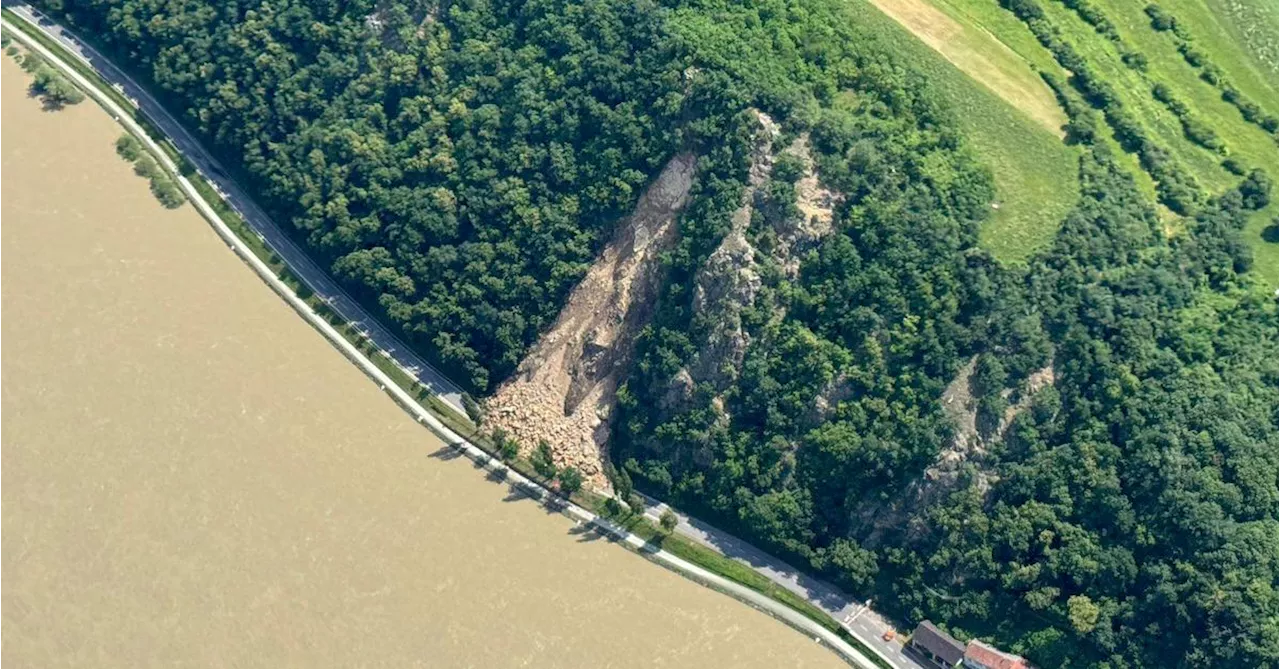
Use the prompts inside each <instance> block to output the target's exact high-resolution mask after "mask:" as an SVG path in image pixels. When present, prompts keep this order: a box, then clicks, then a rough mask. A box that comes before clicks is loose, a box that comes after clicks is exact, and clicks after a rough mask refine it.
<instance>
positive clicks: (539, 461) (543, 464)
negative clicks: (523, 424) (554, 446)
mask: <svg viewBox="0 0 1280 669" xmlns="http://www.w3.org/2000/svg"><path fill="white" fill-rule="evenodd" d="M529 464H531V465H533V471H535V472H538V476H541V477H542V478H544V479H553V478H555V477H556V463H555V462H554V461H553V460H552V459H551V444H549V443H547V440H546V439H543V440H541V441H539V442H538V447H537V448H535V449H534V451H533V455H531V456H529Z"/></svg>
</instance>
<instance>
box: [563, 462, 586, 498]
mask: <svg viewBox="0 0 1280 669" xmlns="http://www.w3.org/2000/svg"><path fill="white" fill-rule="evenodd" d="M558 478H559V479H560V492H562V493H564V494H565V496H570V495H572V494H573V493H575V492H578V491H579V490H581V489H582V472H579V471H578V470H577V468H575V467H565V468H564V469H561V470H560V474H559V475H558Z"/></svg>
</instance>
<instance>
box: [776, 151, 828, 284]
mask: <svg viewBox="0 0 1280 669" xmlns="http://www.w3.org/2000/svg"><path fill="white" fill-rule="evenodd" d="M783 153H787V154H790V155H793V156H796V157H797V158H799V159H800V161H801V162H802V163H803V164H804V175H803V176H801V177H800V180H799V181H797V182H796V208H797V209H799V210H800V217H799V218H795V219H792V218H788V219H784V220H782V221H780V222H779V225H778V226H777V227H776V228H775V230H776V232H777V233H778V248H777V250H776V251H775V254H776V255H777V258H778V261H779V262H780V263H782V269H783V271H785V272H786V274H787V276H788V277H790V278H792V279H794V278H795V277H797V276H799V274H800V258H801V256H803V255H804V253H805V252H807V251H808V250H809V249H811V248H813V247H815V246H817V244H818V242H819V241H821V240H822V238H823V237H826V236H827V235H828V234H830V233H831V222H832V220H833V219H834V218H835V208H836V206H837V205H838V204H839V203H840V201H841V200H843V199H844V196H843V195H841V194H839V193H836V192H835V191H832V190H829V189H827V188H825V187H823V185H822V184H821V183H820V182H819V181H818V172H817V166H816V165H815V164H814V161H813V152H812V150H811V149H810V147H809V136H808V135H801V136H800V137H798V138H796V140H795V141H794V142H792V143H791V146H788V147H787V148H786V150H785V151H783Z"/></svg>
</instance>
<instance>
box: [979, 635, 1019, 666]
mask: <svg viewBox="0 0 1280 669" xmlns="http://www.w3.org/2000/svg"><path fill="white" fill-rule="evenodd" d="M964 659H965V660H968V661H969V662H973V663H977V664H980V665H982V666H984V667H986V668H987V669H1028V667H1029V666H1030V665H1028V664H1027V661H1026V660H1024V659H1022V658H1021V657H1019V656H1017V655H1013V654H1010V653H1005V652H1002V651H999V650H996V648H995V647H994V646H992V645H991V644H987V643H983V642H981V641H978V640H977V639H974V640H973V641H970V642H969V645H968V646H967V647H965V649H964Z"/></svg>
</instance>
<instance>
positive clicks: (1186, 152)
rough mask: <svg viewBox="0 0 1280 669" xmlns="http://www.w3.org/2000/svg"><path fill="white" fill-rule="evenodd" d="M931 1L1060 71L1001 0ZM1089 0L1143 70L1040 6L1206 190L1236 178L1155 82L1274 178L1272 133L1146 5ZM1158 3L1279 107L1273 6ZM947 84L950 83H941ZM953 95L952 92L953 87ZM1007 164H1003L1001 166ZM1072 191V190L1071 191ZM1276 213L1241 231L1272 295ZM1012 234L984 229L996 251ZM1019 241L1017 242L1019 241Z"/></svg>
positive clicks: (1078, 22)
mask: <svg viewBox="0 0 1280 669" xmlns="http://www.w3.org/2000/svg"><path fill="white" fill-rule="evenodd" d="M929 1H930V2H931V3H932V4H933V5H934V6H935V7H937V8H938V9H939V10H941V11H944V12H945V13H946V14H947V15H948V16H949V17H952V18H954V19H956V20H959V21H962V22H965V23H967V24H970V25H972V26H973V27H974V28H976V29H978V30H981V31H984V32H986V33H988V34H990V35H992V36H993V38H994V39H998V40H999V42H1000V43H1001V44H1002V45H1003V46H1005V47H1008V48H1009V49H1012V50H1013V51H1014V52H1016V53H1017V54H1018V56H1020V57H1021V58H1022V59H1023V60H1024V62H1026V63H1028V64H1029V66H1031V67H1035V68H1040V69H1045V70H1048V71H1060V70H1059V69H1058V68H1057V65H1056V63H1054V61H1053V58H1052V56H1051V55H1050V54H1049V52H1048V51H1047V50H1046V49H1044V48H1043V47H1042V46H1041V45H1040V44H1039V42H1038V41H1037V40H1036V39H1035V37H1034V36H1033V35H1032V34H1031V32H1030V30H1029V29H1028V28H1027V27H1026V25H1025V24H1023V23H1022V22H1021V21H1019V20H1018V19H1017V18H1016V17H1014V16H1013V15H1012V14H1011V13H1010V12H1008V11H1006V10H1004V9H1003V8H1002V7H1000V5H999V2H998V0H929ZM1093 1H1094V4H1095V5H1096V6H1097V7H1098V8H1100V9H1101V10H1102V11H1103V12H1104V13H1105V14H1106V16H1107V18H1108V19H1110V20H1111V22H1112V23H1114V24H1115V25H1116V27H1117V29H1118V31H1119V33H1120V38H1121V40H1122V41H1123V42H1124V43H1125V44H1126V45H1127V46H1128V47H1129V48H1132V49H1135V50H1137V51H1140V52H1141V53H1142V54H1143V55H1145V56H1146V57H1147V59H1148V69H1147V72H1146V73H1142V72H1138V71H1135V70H1133V69H1131V68H1129V67H1128V66H1126V65H1125V64H1124V63H1123V62H1122V61H1121V58H1120V52H1119V51H1118V49H1117V46H1116V45H1115V44H1114V43H1112V42H1111V41H1110V40H1108V39H1106V38H1104V37H1103V36H1101V35H1099V34H1098V33H1097V32H1096V31H1095V30H1094V28H1093V27H1092V26H1090V25H1089V24H1088V23H1086V22H1085V21H1084V20H1083V19H1081V18H1080V16H1079V15H1078V14H1077V13H1076V12H1074V11H1073V10H1071V9H1069V8H1067V7H1066V6H1064V5H1063V4H1062V3H1061V2H1059V1H1058V0H1041V2H1040V3H1039V4H1040V6H1041V7H1042V8H1043V9H1044V10H1045V12H1046V13H1047V14H1048V16H1049V17H1050V19H1051V20H1052V22H1053V23H1054V25H1056V26H1057V27H1058V29H1059V30H1060V31H1061V33H1062V35H1063V37H1064V38H1065V39H1066V40H1067V41H1069V42H1070V43H1071V44H1072V46H1073V47H1074V48H1075V49H1076V50H1077V51H1078V52H1079V53H1080V54H1081V55H1082V56H1083V57H1084V58H1085V59H1086V60H1087V62H1088V63H1089V65H1090V67H1091V68H1093V69H1094V70H1095V71H1096V72H1097V73H1098V74H1100V75H1101V76H1103V77H1104V78H1105V79H1106V81H1107V83H1108V84H1109V85H1110V86H1111V88H1112V89H1114V90H1115V91H1116V93H1117V94H1118V95H1119V96H1120V98H1121V100H1122V102H1123V103H1124V105H1125V107H1126V108H1127V109H1128V110H1129V111H1130V113H1131V114H1133V115H1134V116H1135V117H1136V118H1137V119H1138V121H1139V122H1140V123H1141V124H1142V126H1143V128H1144V129H1145V131H1146V132H1147V134H1148V136H1149V137H1151V138H1152V139H1154V140H1155V141H1157V142H1158V143H1159V144H1160V145H1162V146H1164V147H1166V148H1167V149H1168V150H1169V152H1170V153H1171V154H1172V155H1173V156H1174V158H1175V159H1176V160H1177V161H1178V162H1180V163H1181V164H1183V165H1184V166H1185V167H1186V168H1187V169H1188V170H1189V171H1190V172H1191V173H1192V174H1193V175H1194V176H1195V178H1196V179H1197V180H1198V181H1199V182H1200V184H1201V186H1202V188H1203V189H1204V190H1205V191H1206V192H1208V193H1217V192H1221V191H1223V190H1225V189H1227V188H1230V187H1232V186H1234V185H1235V184H1236V183H1237V182H1238V180H1239V177H1237V176H1235V175H1233V174H1231V173H1229V172H1227V171H1226V170H1225V169H1223V168H1222V165H1221V162H1222V159H1223V156H1221V155H1219V154H1217V153H1215V152H1213V151H1210V150H1208V149H1205V148H1203V147H1201V146H1199V145H1196V144H1195V143H1193V142H1191V141H1190V140H1189V139H1187V138H1186V136H1185V135H1184V134H1183V130H1182V125H1181V122H1180V121H1179V120H1178V118H1177V117H1176V116H1174V114H1173V113H1172V112H1170V111H1169V109H1168V108H1167V107H1166V106H1165V105H1164V104H1162V103H1161V102H1159V101H1158V100H1156V99H1155V98H1154V97H1153V96H1152V94H1151V89H1152V86H1153V85H1154V84H1155V83H1163V84H1164V85H1166V86H1168V87H1170V89H1171V90H1172V91H1173V92H1174V93H1175V95H1176V96H1177V97H1178V98H1179V99H1180V100H1183V101H1184V102H1186V104H1187V105H1188V106H1190V108H1191V109H1192V110H1193V113H1194V115H1195V116H1196V117H1197V118H1198V119H1199V120H1201V121H1202V122H1204V123H1205V124H1207V125H1208V126H1209V127H1211V128H1213V130H1214V132H1216V133H1217V135H1218V136H1219V137H1220V138H1221V139H1222V140H1223V141H1224V142H1225V143H1226V145H1227V149H1228V151H1229V153H1230V155H1231V156H1232V157H1233V158H1235V159H1236V160H1238V161H1240V162H1241V163H1243V164H1245V165H1246V166H1248V167H1250V168H1252V167H1260V168H1262V169H1264V170H1266V171H1267V173H1268V174H1270V175H1271V176H1272V178H1273V179H1277V180H1280V179H1278V178H1280V173H1278V170H1277V163H1278V161H1280V152H1278V151H1277V146H1276V140H1275V138H1273V137H1272V136H1270V135H1268V134H1267V133H1266V132H1265V131H1263V130H1262V129H1260V128H1258V127H1257V126H1255V125H1253V124H1251V123H1249V122H1247V121H1245V120H1244V119H1243V118H1242V117H1241V115H1240V112H1239V110H1238V109H1236V107H1234V106H1233V105H1231V104H1229V103H1227V102H1225V101H1224V100H1223V99H1222V96H1221V91H1220V90H1219V89H1218V88H1216V87H1214V86H1212V85H1210V84H1209V83H1206V82H1205V81H1203V80H1201V79H1200V76H1199V75H1200V72H1199V71H1198V70H1196V69H1195V68H1193V67H1191V66H1190V65H1188V64H1187V62H1186V61H1185V60H1184V59H1183V57H1182V55H1181V54H1180V53H1178V51H1177V47H1176V44H1175V42H1174V40H1173V39H1172V36H1171V35H1169V34H1166V33H1160V32H1157V31H1156V30H1154V29H1153V28H1152V27H1151V24H1150V20H1149V18H1148V17H1147V15H1146V14H1145V13H1144V11H1143V10H1144V8H1145V7H1146V5H1147V2H1145V1H1144V0H1093ZM1159 4H1160V6H1161V7H1163V8H1165V9H1166V10H1168V11H1170V12H1172V13H1173V14H1174V15H1175V16H1177V17H1178V19H1179V20H1180V21H1181V22H1183V23H1184V24H1186V25H1189V26H1190V30H1191V32H1192V35H1193V37H1194V38H1195V45H1196V47H1197V48H1198V49H1200V50H1202V51H1204V52H1206V53H1207V54H1208V55H1209V57H1210V59H1211V61H1212V62H1213V63H1215V64H1217V65H1218V66H1219V67H1221V68H1223V69H1224V70H1225V71H1226V73H1227V76H1228V77H1229V78H1230V80H1231V81H1232V83H1233V84H1234V85H1235V86H1236V87H1237V88H1239V89H1240V90H1241V91H1243V92H1244V93H1245V95H1246V96H1248V98H1249V99H1251V100H1254V101H1255V102H1257V103H1258V104H1259V105H1261V106H1262V108H1263V109H1264V110H1266V111H1267V112H1268V113H1272V114H1274V113H1276V108H1277V86H1276V77H1275V74H1274V67H1275V58H1274V53H1273V50H1274V44H1275V33H1276V31H1277V18H1276V16H1277V10H1276V6H1275V3H1271V4H1267V3H1266V0H1159ZM1260 23H1261V24H1263V25H1266V26H1268V29H1267V30H1259V29H1258V28H1257V26H1258V25H1259V24H1260ZM1268 40H1270V41H1268ZM1268 44H1270V45H1272V46H1268ZM1268 49H1271V51H1268ZM943 87H944V88H946V83H945V81H944V82H943ZM952 97H953V98H954V97H955V95H954V91H952ZM966 108H967V107H966ZM975 116H976V118H975V119H971V120H977V121H978V122H982V123H991V122H992V120H991V119H990V118H988V119H983V118H982V117H981V116H977V115H975ZM996 127H998V126H996ZM970 134H971V136H972V137H973V139H974V142H973V143H974V144H975V146H977V147H978V148H979V151H980V152H981V153H983V154H984V157H987V158H988V160H991V159H992V158H993V155H992V149H991V148H990V147H991V144H990V140H986V141H985V142H984V138H983V137H982V132H981V131H980V130H979V131H977V132H975V131H973V130H972V129H971V131H970ZM1006 141H1008V140H1006ZM998 156H999V154H998V153H997V154H995V157H996V160H995V161H992V162H993V163H995V162H998V160H999V158H998ZM1123 162H1124V164H1126V165H1128V166H1129V168H1130V170H1131V171H1132V173H1133V174H1134V176H1135V177H1136V178H1137V180H1138V184H1139V186H1140V187H1142V189H1143V190H1144V191H1146V192H1147V193H1148V194H1151V195H1152V196H1153V199H1154V184H1153V182H1152V180H1151V178H1150V176H1149V175H1147V174H1146V173H1145V172H1144V171H1143V170H1142V168H1141V166H1140V165H1139V163H1138V161H1137V160H1136V158H1135V157H1134V156H1125V157H1124V161H1123ZM998 169H999V168H997V170H998ZM1005 169H1009V167H1008V166H1006V168H1005ZM1007 178H1008V177H1006V179H1007ZM1059 181H1061V180H1059ZM1072 194H1073V196H1074V190H1073V191H1072ZM1161 209H1162V211H1161V214H1162V217H1163V218H1164V219H1165V221H1166V229H1167V230H1168V231H1170V232H1171V233H1172V234H1176V233H1177V231H1178V230H1180V229H1182V228H1183V227H1184V226H1185V221H1181V220H1179V218H1178V217H1177V216H1176V215H1174V214H1173V213H1172V212H1169V211H1168V210H1164V209H1163V208H1161ZM1276 215H1277V206H1276V204H1274V203H1273V204H1272V205H1271V206H1270V207H1269V208H1268V209H1267V210H1265V211H1263V212H1259V213H1258V214H1256V215H1255V216H1254V217H1253V218H1252V219H1251V221H1250V225H1249V228H1248V230H1247V231H1246V237H1247V239H1248V240H1249V242H1250V243H1251V244H1252V245H1253V247H1254V253H1255V266H1256V269H1255V274H1256V276H1257V277H1258V279H1259V285H1260V286H1261V287H1262V288H1264V289H1266V290H1267V291H1268V292H1270V291H1271V290H1274V289H1275V286H1276V283H1277V269H1278V267H1277V260H1276V257H1277V247H1276V244H1275V243H1274V242H1269V241H1267V239H1266V238H1265V236H1264V234H1265V229H1266V227H1267V226H1269V225H1271V222H1272V221H1273V220H1274V217H1275V216H1276ZM1018 232H1019V230H1017V229H1010V228H1009V227H1007V226H1002V225H1001V223H1000V222H999V221H995V222H993V223H992V224H991V225H990V226H988V230H985V231H984V236H985V237H987V240H985V243H987V244H988V245H989V246H991V247H992V248H993V249H995V248H999V246H1000V245H1002V243H1007V242H1006V240H1005V237H1006V236H1008V235H1010V234H1016V233H1018ZM993 236H994V237H995V238H992V237H993ZM1021 243H1022V242H1021V241H1018V242H1015V245H1021Z"/></svg>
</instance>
